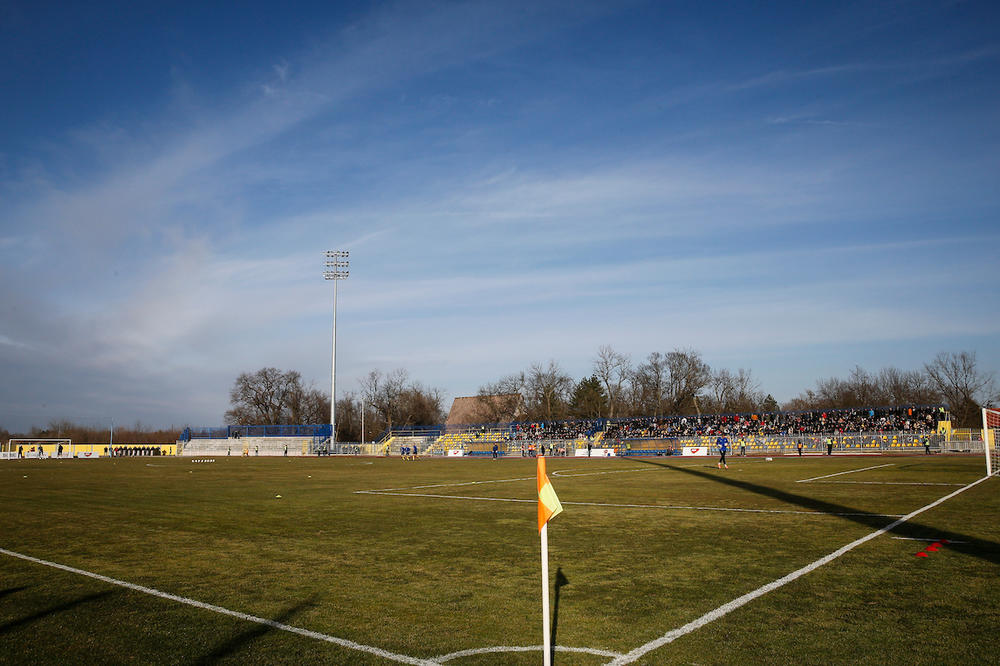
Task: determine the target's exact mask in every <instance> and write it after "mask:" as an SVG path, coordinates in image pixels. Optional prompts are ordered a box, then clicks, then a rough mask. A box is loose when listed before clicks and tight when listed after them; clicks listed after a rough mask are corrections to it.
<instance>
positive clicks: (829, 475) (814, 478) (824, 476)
mask: <svg viewBox="0 0 1000 666" xmlns="http://www.w3.org/2000/svg"><path fill="white" fill-rule="evenodd" d="M894 464H895V463H886V464H884V465H872V466H871V467H862V468H861V469H849V470H847V471H846V472H834V473H833V474H824V475H823V476H814V477H813V478H811V479H799V480H798V481H796V482H795V483H808V482H810V481H818V480H819V479H829V478H830V477H831V476H840V475H841V474H854V473H855V472H867V471H868V470H870V469H878V468H880V467H892V466H893V465H894Z"/></svg>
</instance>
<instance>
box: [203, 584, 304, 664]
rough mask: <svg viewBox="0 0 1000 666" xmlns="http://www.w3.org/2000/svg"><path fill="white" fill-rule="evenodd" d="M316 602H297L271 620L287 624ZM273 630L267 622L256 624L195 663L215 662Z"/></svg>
mask: <svg viewBox="0 0 1000 666" xmlns="http://www.w3.org/2000/svg"><path fill="white" fill-rule="evenodd" d="M314 603H315V599H308V600H306V601H303V602H301V603H298V604H295V605H294V606H291V607H290V608H288V609H287V610H285V611H284V612H282V613H280V614H278V615H277V617H273V618H271V620H272V621H274V622H280V623H281V624H286V623H287V621H288V620H290V619H291V618H292V617H294V616H295V615H296V614H297V613H298V612H299V611H300V610H302V609H303V608H306V607H309V606H312V605H313V604H314ZM272 631H277V630H276V629H275V628H274V627H272V626H269V625H266V624H259V625H256V626H254V627H253V628H251V629H248V630H247V631H244V632H242V633H240V634H237V635H236V636H233V637H232V638H231V639H229V640H228V641H226V642H225V643H223V644H222V645H220V646H219V647H217V648H215V649H214V650H212V651H211V652H209V653H208V654H207V655H205V656H204V657H202V658H201V659H199V660H198V661H196V662H194V663H196V664H200V665H201V666H206V665H207V664H214V663H216V662H217V661H219V660H220V659H222V658H223V657H227V656H229V655H231V654H234V653H236V652H238V651H239V650H241V649H243V647H244V646H246V645H247V644H248V643H250V642H251V641H254V640H256V639H258V638H260V637H261V636H264V635H265V634H268V633H270V632H272Z"/></svg>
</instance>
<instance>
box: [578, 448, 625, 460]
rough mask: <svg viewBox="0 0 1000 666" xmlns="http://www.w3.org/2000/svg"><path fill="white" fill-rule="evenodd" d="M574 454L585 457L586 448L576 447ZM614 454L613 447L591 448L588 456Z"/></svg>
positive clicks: (602, 456) (600, 456)
mask: <svg viewBox="0 0 1000 666" xmlns="http://www.w3.org/2000/svg"><path fill="white" fill-rule="evenodd" d="M575 455H576V457H577V458H586V457H587V449H585V448H584V449H577V450H576V454H575ZM614 455H615V450H614V449H591V450H590V457H591V458H611V457H613V456H614Z"/></svg>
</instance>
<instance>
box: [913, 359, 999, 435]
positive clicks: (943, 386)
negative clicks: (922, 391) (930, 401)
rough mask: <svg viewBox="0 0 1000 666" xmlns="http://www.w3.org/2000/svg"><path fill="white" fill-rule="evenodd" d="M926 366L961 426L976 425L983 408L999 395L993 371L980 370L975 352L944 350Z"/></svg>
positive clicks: (928, 373)
mask: <svg viewBox="0 0 1000 666" xmlns="http://www.w3.org/2000/svg"><path fill="white" fill-rule="evenodd" d="M924 369H925V370H926V371H927V375H928V376H929V377H930V378H931V381H932V382H933V383H934V386H935V387H937V389H938V390H939V391H940V392H941V395H942V397H943V398H944V400H945V402H946V403H948V407H949V409H951V414H952V417H954V419H955V421H956V422H957V425H959V426H960V427H966V428H968V427H975V426H976V425H977V424H978V416H979V410H980V407H981V406H982V405H984V404H988V403H991V402H992V401H995V400H997V399H998V397H1000V396H998V394H997V385H996V380H995V377H994V373H992V372H984V371H980V370H979V368H978V367H977V364H976V353H975V352H965V351H963V352H941V353H940V354H938V355H937V356H936V357H935V358H934V360H933V361H931V362H930V363H927V364H925V365H924Z"/></svg>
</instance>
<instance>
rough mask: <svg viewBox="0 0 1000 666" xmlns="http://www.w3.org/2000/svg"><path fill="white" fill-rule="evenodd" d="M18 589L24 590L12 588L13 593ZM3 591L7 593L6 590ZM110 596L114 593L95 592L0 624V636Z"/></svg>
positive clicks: (109, 591)
mask: <svg viewBox="0 0 1000 666" xmlns="http://www.w3.org/2000/svg"><path fill="white" fill-rule="evenodd" d="M19 589H21V590H23V589H24V588H14V589H13V591H15V592H16V591H17V590H19ZM4 591H5V592H7V590H4ZM112 594H114V592H113V591H111V590H106V591H104V592H95V593H94V594H88V595H87V596H85V597H80V598H79V599H74V600H73V601H67V602H66V603H63V604H59V605H58V606H53V607H52V608H46V609H45V610H43V611H38V612H37V613H33V614H31V615H29V616H28V617H23V618H21V619H19V620H12V621H10V622H5V623H4V624H0V634H3V633H5V632H8V631H11V630H12V629H17V628H18V627H23V626H24V625H26V624H31V623H32V622H35V621H37V620H41V619H42V618H45V617H48V616H50V615H56V614H58V613H62V612H63V611H68V610H71V609H73V608H76V607H77V606H80V605H81V604H87V603H90V602H91V601H97V600H98V599H103V598H105V597H109V596H111V595H112Z"/></svg>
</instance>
